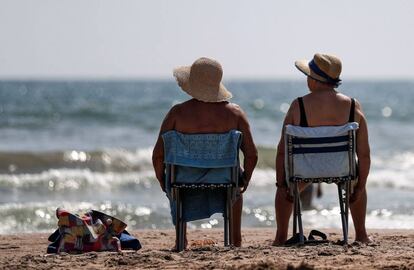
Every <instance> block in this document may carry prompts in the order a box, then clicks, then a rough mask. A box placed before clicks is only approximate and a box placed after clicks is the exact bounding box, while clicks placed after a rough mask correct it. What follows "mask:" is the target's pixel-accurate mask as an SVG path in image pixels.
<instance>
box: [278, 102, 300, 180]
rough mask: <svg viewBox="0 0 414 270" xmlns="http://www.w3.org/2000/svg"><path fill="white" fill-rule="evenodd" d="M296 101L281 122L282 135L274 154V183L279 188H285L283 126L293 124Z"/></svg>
mask: <svg viewBox="0 0 414 270" xmlns="http://www.w3.org/2000/svg"><path fill="white" fill-rule="evenodd" d="M296 103H297V101H296V100H295V101H293V102H292V104H291V105H290V108H289V111H288V112H287V114H286V116H285V120H284V121H283V127H282V134H281V135H280V141H279V144H278V146H277V154H276V182H277V185H278V186H279V187H282V186H286V181H285V126H286V125H289V124H294V120H293V117H294V113H293V111H294V110H293V108H294V106H295V104H296Z"/></svg>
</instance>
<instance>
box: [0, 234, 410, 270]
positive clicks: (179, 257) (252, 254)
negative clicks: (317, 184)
mask: <svg viewBox="0 0 414 270" xmlns="http://www.w3.org/2000/svg"><path fill="white" fill-rule="evenodd" d="M324 231H325V232H328V235H329V237H328V239H329V240H330V241H331V243H329V244H322V245H318V246H304V247H272V246H270V244H271V239H272V237H273V233H274V231H273V230H270V229H245V230H243V240H244V246H243V247H242V248H226V247H223V245H222V244H223V243H222V240H221V239H222V232H221V230H218V229H213V230H199V229H198V230H190V231H189V242H190V245H189V250H187V251H184V252H181V253H174V252H171V251H170V250H169V248H170V247H171V246H172V244H173V239H174V231H172V230H145V231H134V232H132V233H133V235H135V236H137V237H138V238H139V239H140V241H141V243H142V245H143V249H141V250H140V251H138V252H134V251H124V252H122V253H121V254H117V253H112V252H100V253H96V252H92V253H85V254H80V255H69V254H61V255H47V254H45V252H46V247H47V244H48V241H47V237H48V235H47V234H23V235H1V236H0V269H106V268H113V269H140V268H145V269H147V268H148V269H184V268H187V269H201V268H203V269H414V231H413V230H369V233H370V235H371V237H372V238H373V239H374V242H373V243H372V244H369V245H360V244H352V245H350V246H349V247H348V248H347V249H345V248H344V247H343V246H339V245H336V244H334V243H335V242H336V241H337V240H339V239H340V238H341V234H340V231H338V230H332V229H329V230H324ZM352 237H353V235H352V232H351V238H352ZM196 240H205V241H204V242H205V244H204V245H200V244H197V242H199V241H196ZM211 240H212V241H211ZM213 241H214V242H215V243H216V244H212V243H211V242H213ZM351 242H352V239H351Z"/></svg>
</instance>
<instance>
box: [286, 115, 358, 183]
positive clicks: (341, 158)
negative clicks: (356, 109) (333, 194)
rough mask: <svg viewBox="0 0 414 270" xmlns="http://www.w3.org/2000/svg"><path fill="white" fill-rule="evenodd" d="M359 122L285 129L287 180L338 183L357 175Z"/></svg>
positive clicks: (288, 127) (291, 126)
mask: <svg viewBox="0 0 414 270" xmlns="http://www.w3.org/2000/svg"><path fill="white" fill-rule="evenodd" d="M358 127H359V126H358V123H356V122H351V123H347V124H345V125H343V126H320V127H301V126H293V125H287V126H286V128H285V173H286V180H287V182H288V183H289V182H292V181H305V182H339V181H344V180H353V179H355V178H356V174H357V171H356V154H355V134H356V133H355V132H356V130H357V129H358Z"/></svg>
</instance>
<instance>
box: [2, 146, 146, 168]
mask: <svg viewBox="0 0 414 270" xmlns="http://www.w3.org/2000/svg"><path fill="white" fill-rule="evenodd" d="M151 154H152V149H150V148H144V149H137V150H134V151H131V150H125V149H110V150H103V151H90V152H89V151H79V150H70V151H58V152H1V153H0V173H2V174H6V173H10V174H22V173H39V172H44V171H47V170H50V169H59V168H66V169H89V170H91V171H98V172H108V171H114V172H125V171H142V170H145V169H148V168H152V161H151Z"/></svg>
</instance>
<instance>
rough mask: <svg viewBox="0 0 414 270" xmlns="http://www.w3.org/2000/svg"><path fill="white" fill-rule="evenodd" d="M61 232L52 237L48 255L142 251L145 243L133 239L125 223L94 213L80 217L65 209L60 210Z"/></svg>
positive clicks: (58, 230) (59, 230)
mask: <svg viewBox="0 0 414 270" xmlns="http://www.w3.org/2000/svg"><path fill="white" fill-rule="evenodd" d="M56 216H57V218H58V220H59V221H58V227H59V228H58V229H57V230H56V231H55V232H54V233H53V234H51V235H50V236H49V241H50V242H52V243H51V244H50V245H49V246H48V249H47V253H60V252H67V253H82V252H90V251H121V250H122V249H133V250H139V249H140V248H141V244H140V242H139V240H138V239H136V238H134V237H133V236H131V235H130V234H129V233H128V232H127V231H126V230H125V228H126V227H127V224H126V223H124V222H123V221H121V220H119V219H117V218H114V217H112V216H109V215H107V214H104V213H102V212H99V211H96V210H91V211H88V212H86V213H85V214H84V215H82V216H79V215H75V214H72V213H70V212H69V211H66V210H64V209H61V208H58V209H57V210H56Z"/></svg>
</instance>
